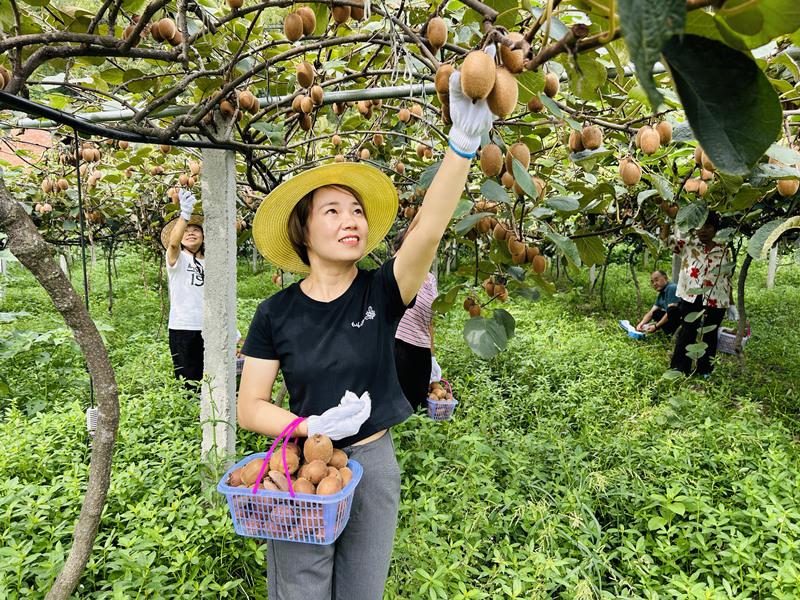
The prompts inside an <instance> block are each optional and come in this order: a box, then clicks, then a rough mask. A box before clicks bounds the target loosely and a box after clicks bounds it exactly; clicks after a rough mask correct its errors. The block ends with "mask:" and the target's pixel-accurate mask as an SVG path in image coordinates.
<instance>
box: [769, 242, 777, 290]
mask: <svg viewBox="0 0 800 600" xmlns="http://www.w3.org/2000/svg"><path fill="white" fill-rule="evenodd" d="M777 272H778V246H777V245H775V246H773V247H772V248H770V249H769V269H768V270H767V289H768V290H771V289H772V288H774V287H775V275H776V274H777Z"/></svg>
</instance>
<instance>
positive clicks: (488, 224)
mask: <svg viewBox="0 0 800 600" xmlns="http://www.w3.org/2000/svg"><path fill="white" fill-rule="evenodd" d="M475 229H477V230H478V233H489V231H490V230H491V229H492V219H491V218H490V217H483V218H482V219H481V220H479V221H478V222H477V223H475Z"/></svg>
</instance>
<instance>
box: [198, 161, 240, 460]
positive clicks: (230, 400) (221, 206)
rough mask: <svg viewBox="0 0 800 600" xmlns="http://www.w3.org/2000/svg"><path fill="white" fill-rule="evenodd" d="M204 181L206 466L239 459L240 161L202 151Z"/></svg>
mask: <svg viewBox="0 0 800 600" xmlns="http://www.w3.org/2000/svg"><path fill="white" fill-rule="evenodd" d="M201 181H202V188H201V193H202V201H203V214H204V215H205V220H204V223H203V232H204V234H205V245H206V253H205V259H206V270H205V284H204V285H205V290H204V303H203V340H204V343H205V353H204V355H203V371H204V372H203V387H202V397H201V400H200V422H201V424H202V428H203V443H202V446H201V451H202V459H203V460H204V461H214V459H215V458H222V459H223V460H224V461H225V462H226V464H229V463H230V461H231V459H232V458H234V456H235V453H236V359H235V348H236V225H235V222H236V155H235V154H234V153H233V152H232V151H230V150H210V149H207V150H203V176H202V178H201ZM215 454H216V457H215V456H214V455H215ZM212 464H213V463H212Z"/></svg>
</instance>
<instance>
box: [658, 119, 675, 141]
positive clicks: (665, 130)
mask: <svg viewBox="0 0 800 600" xmlns="http://www.w3.org/2000/svg"><path fill="white" fill-rule="evenodd" d="M656 131H657V132H658V137H659V139H660V140H661V145H662V146H666V145H667V144H669V143H670V142H671V141H672V123H670V122H669V121H659V122H658V123H656Z"/></svg>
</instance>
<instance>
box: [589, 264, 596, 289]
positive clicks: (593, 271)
mask: <svg viewBox="0 0 800 600" xmlns="http://www.w3.org/2000/svg"><path fill="white" fill-rule="evenodd" d="M595 281H597V265H592V266H591V267H589V287H590V288H591V287H594V282H595Z"/></svg>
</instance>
